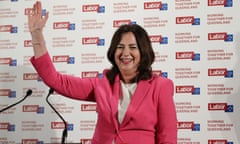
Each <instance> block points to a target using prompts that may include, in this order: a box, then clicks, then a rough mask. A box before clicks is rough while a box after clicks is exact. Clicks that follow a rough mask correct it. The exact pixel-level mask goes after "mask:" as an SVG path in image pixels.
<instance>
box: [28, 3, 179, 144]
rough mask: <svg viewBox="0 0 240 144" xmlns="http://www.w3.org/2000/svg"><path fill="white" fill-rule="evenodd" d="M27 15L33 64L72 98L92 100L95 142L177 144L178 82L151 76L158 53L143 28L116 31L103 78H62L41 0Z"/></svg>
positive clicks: (128, 26)
mask: <svg viewBox="0 0 240 144" xmlns="http://www.w3.org/2000/svg"><path fill="white" fill-rule="evenodd" d="M33 11H34V14H33V15H31V16H29V17H28V24H29V29H30V32H31V36H32V43H33V49H34V57H32V58H31V62H32V64H33V66H34V67H35V69H36V70H37V72H38V74H39V75H40V77H41V78H42V79H43V81H44V82H45V83H46V84H47V85H48V86H49V87H51V88H53V89H54V90H55V91H56V92H58V93H59V94H61V95H64V96H66V97H69V98H73V99H77V100H85V101H93V102H96V104H97V113H98V119H97V124H96V128H95V132H94V135H93V138H92V144H176V143H177V140H176V139H177V128H176V122H177V119H176V111H175V106H174V101H173V91H174V90H173V82H172V81H171V80H169V79H167V78H163V77H160V76H156V75H153V74H152V68H151V65H152V63H153V62H154V52H153V49H152V46H151V42H150V40H149V37H148V35H147V32H146V31H145V30H144V29H143V28H142V27H140V26H139V25H123V26H120V27H119V29H118V30H117V31H116V32H115V33H114V35H113V37H112V41H111V44H110V48H109V50H108V52H107V57H108V59H109V61H110V62H111V64H112V68H111V69H110V70H105V71H104V72H103V75H104V76H103V77H102V78H84V79H81V78H79V77H74V76H69V75H63V74H60V73H58V72H57V71H56V69H55V67H54V65H53V63H52V62H51V59H50V56H49V54H48V52H47V49H46V46H45V44H44V36H43V34H42V30H43V27H44V25H45V23H46V21H47V19H48V13H47V14H46V16H45V17H43V16H42V15H41V11H42V6H41V3H40V2H39V1H38V2H36V3H35V4H34V6H33Z"/></svg>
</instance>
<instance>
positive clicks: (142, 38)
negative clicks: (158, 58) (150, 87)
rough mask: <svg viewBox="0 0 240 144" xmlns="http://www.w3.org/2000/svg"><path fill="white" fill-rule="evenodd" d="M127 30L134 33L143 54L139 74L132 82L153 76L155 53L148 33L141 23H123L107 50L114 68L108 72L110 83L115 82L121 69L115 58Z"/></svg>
mask: <svg viewBox="0 0 240 144" xmlns="http://www.w3.org/2000/svg"><path fill="white" fill-rule="evenodd" d="M127 32H132V33H133V34H134V36H135V38H136V41H137V46H138V48H139V51H140V55H141V59H140V63H139V67H138V75H137V76H136V77H135V78H134V79H132V80H131V82H138V81H139V80H144V79H149V78H150V77H151V76H152V67H151V65H152V63H153V62H154V59H155V55H154V51H153V48H152V45H151V41H150V39H149V36H148V33H147V32H146V31H145V30H144V29H143V28H142V27H141V26H140V25H137V24H129V25H121V26H120V27H119V28H118V29H117V30H116V31H115V33H114V35H113V37H112V40H111V44H110V47H109V49H108V52H107V58H108V60H109V61H110V62H111V64H112V68H111V69H110V70H109V71H108V72H107V78H108V80H109V82H110V84H113V83H114V79H115V77H116V75H117V74H118V73H119V69H118V67H117V64H116V63H115V60H114V55H115V52H116V48H117V45H118V44H119V42H120V41H121V38H122V35H123V34H124V33H127Z"/></svg>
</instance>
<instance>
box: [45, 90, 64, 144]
mask: <svg viewBox="0 0 240 144" xmlns="http://www.w3.org/2000/svg"><path fill="white" fill-rule="evenodd" d="M53 92H54V89H53V88H50V89H49V92H48V95H47V97H46V101H47V103H48V105H49V106H50V107H51V108H52V109H53V111H54V112H55V113H56V114H57V115H58V117H60V118H61V120H62V121H63V123H64V129H63V132H62V143H61V144H65V138H67V122H66V121H65V120H64V118H63V117H62V116H61V115H60V114H59V112H58V111H57V110H56V109H55V108H54V107H53V105H52V104H51V103H50V102H49V101H48V98H49V96H50V95H51V94H53Z"/></svg>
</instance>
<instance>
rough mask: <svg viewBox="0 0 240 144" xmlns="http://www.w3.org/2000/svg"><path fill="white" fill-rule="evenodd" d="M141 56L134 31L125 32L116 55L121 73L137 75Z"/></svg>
mask: <svg viewBox="0 0 240 144" xmlns="http://www.w3.org/2000/svg"><path fill="white" fill-rule="evenodd" d="M140 58H141V56H140V51H139V48H138V45H137V42H136V39H135V36H134V34H133V33H132V32H127V33H124V34H123V35H122V38H121V40H120V42H119V44H118V45H117V48H116V52H115V55H114V59H115V62H116V64H117V66H118V69H119V70H120V72H121V74H122V75H125V74H127V75H129V74H130V75H132V76H133V77H135V76H136V74H137V68H138V65H139V63H140Z"/></svg>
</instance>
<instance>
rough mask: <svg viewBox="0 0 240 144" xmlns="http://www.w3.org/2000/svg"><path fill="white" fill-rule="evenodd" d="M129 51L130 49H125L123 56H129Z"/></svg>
mask: <svg viewBox="0 0 240 144" xmlns="http://www.w3.org/2000/svg"><path fill="white" fill-rule="evenodd" d="M129 52H130V51H129V49H128V48H124V49H123V51H122V54H123V56H128V55H129Z"/></svg>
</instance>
